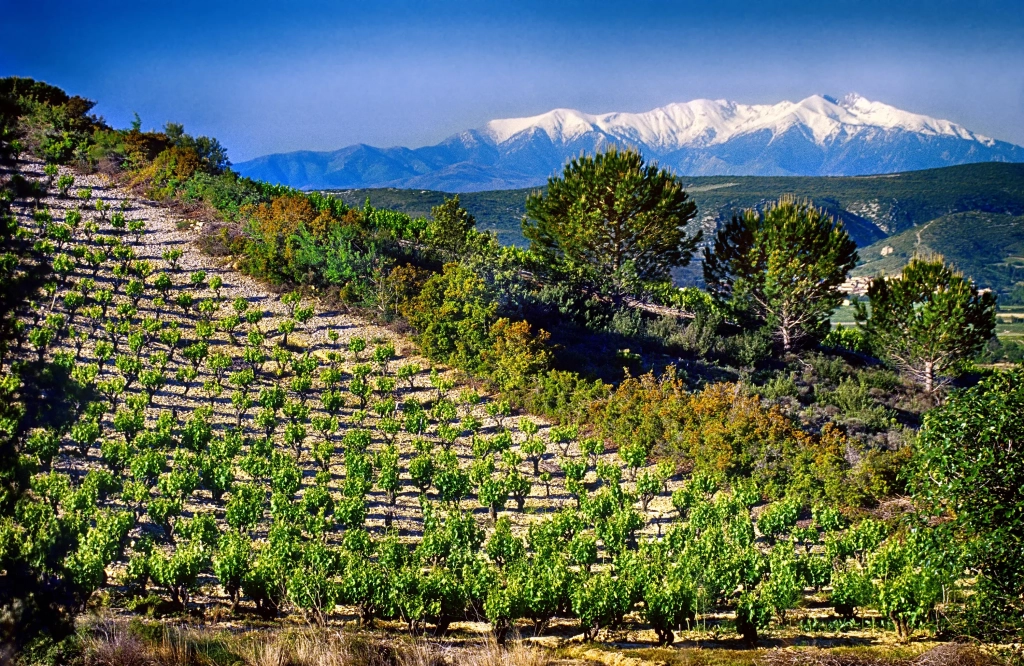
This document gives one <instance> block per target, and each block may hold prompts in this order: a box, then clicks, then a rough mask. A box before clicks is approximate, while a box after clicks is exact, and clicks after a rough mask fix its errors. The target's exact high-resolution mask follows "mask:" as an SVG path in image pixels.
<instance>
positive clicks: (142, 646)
mask: <svg viewBox="0 0 1024 666" xmlns="http://www.w3.org/2000/svg"><path fill="white" fill-rule="evenodd" d="M157 632H159V636H158V637H153V636H151V637H150V638H149V639H146V638H144V637H141V636H140V635H139V633H140V632H139V631H138V629H135V630H133V628H132V627H131V626H130V625H128V624H126V623H124V622H120V621H108V622H103V623H100V624H97V625H95V626H93V627H92V629H91V631H90V633H89V635H88V636H87V637H86V639H85V642H84V648H85V663H86V664H87V665H88V666H221V665H223V666H228V665H230V666H236V665H238V664H245V665H246V666H456V665H458V666H462V665H464V664H465V665H467V666H547V665H548V664H549V663H551V658H550V656H549V654H548V653H547V652H546V651H545V650H543V649H541V648H538V647H535V646H530V645H528V644H526V643H523V642H521V641H511V642H509V644H508V645H507V646H504V647H503V646H500V645H498V644H497V643H496V642H495V641H494V640H493V639H490V640H486V641H483V642H480V643H473V644H470V645H468V646H466V647H460V648H454V647H450V646H445V645H443V644H439V643H435V642H431V641H428V640H425V639H417V640H410V639H407V638H403V637H396V636H386V635H383V634H378V635H373V634H364V633H354V632H346V631H332V630H320V631H314V630H302V631H255V632H250V633H245V634H227V633H215V632H211V631H209V630H203V629H189V628H180V627H164V628H162V629H158V630H157Z"/></svg>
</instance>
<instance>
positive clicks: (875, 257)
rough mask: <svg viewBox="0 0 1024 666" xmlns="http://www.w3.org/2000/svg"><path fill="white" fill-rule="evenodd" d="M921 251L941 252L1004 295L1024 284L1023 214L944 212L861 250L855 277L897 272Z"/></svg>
mask: <svg viewBox="0 0 1024 666" xmlns="http://www.w3.org/2000/svg"><path fill="white" fill-rule="evenodd" d="M915 253H920V254H924V255H928V254H941V255H943V256H944V257H945V258H946V259H947V260H948V261H951V262H952V263H953V264H955V265H956V267H957V268H959V269H960V270H962V271H963V272H964V273H966V274H967V275H970V276H971V277H972V278H974V280H975V282H977V283H978V285H979V286H981V287H986V288H989V289H992V290H994V291H996V292H1000V293H1005V292H1007V291H1009V290H1011V289H1012V288H1013V287H1014V285H1016V284H1017V283H1020V282H1024V216H1014V215H1005V214H999V213H983V212H979V211H971V212H967V213H953V214H951V215H943V216H942V217H938V218H936V219H934V220H932V221H930V222H927V223H925V224H923V225H921V226H919V227H917V228H915V229H908V230H907V231H904V232H903V233H900V234H896V235H895V236H891V237H889V238H886V239H884V240H881V241H879V242H877V243H874V244H873V245H870V246H868V247H866V248H863V249H862V250H861V251H860V256H861V262H862V263H861V264H860V265H858V266H857V267H856V268H855V269H854V271H853V274H854V275H867V276H876V275H893V274H896V273H899V272H900V270H902V268H903V266H905V265H906V263H907V262H908V261H909V260H910V259H911V257H913V256H914V255H915Z"/></svg>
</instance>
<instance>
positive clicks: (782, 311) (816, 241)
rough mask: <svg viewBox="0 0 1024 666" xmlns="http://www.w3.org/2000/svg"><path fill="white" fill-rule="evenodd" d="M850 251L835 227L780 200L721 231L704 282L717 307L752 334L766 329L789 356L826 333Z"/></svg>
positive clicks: (852, 260) (853, 255)
mask: <svg viewBox="0 0 1024 666" xmlns="http://www.w3.org/2000/svg"><path fill="white" fill-rule="evenodd" d="M856 247H857V246H856V244H855V243H854V242H853V241H852V240H851V239H850V237H849V235H848V234H847V233H846V230H845V229H844V228H843V225H842V223H841V222H836V221H834V220H833V219H832V218H831V217H830V216H828V215H827V214H825V213H824V212H822V211H820V210H818V209H816V208H813V207H811V206H810V205H808V204H798V203H796V202H794V201H790V200H781V201H779V202H777V203H776V204H773V205H772V206H770V207H768V208H767V209H766V210H765V211H764V212H763V213H758V212H755V211H753V210H750V211H747V212H746V213H744V214H743V215H742V216H737V217H734V218H733V219H732V221H730V222H728V223H726V224H725V225H724V226H723V227H722V228H721V229H719V231H718V232H717V234H716V235H715V242H714V246H713V248H709V249H706V250H705V252H704V281H705V283H706V284H707V285H708V290H709V291H710V292H711V295H712V296H713V298H714V299H715V301H716V302H717V303H719V304H720V305H722V306H723V307H726V308H728V310H729V311H730V312H732V313H733V314H734V315H735V316H737V317H738V318H740V319H741V320H743V321H745V322H746V323H748V325H749V326H750V327H752V328H758V327H761V326H767V327H768V328H769V329H770V330H771V331H772V334H773V336H774V337H775V340H776V341H777V342H778V343H779V344H780V345H781V347H782V349H783V351H785V352H789V351H791V350H793V349H797V348H799V347H800V346H802V345H804V344H806V343H807V341H808V340H814V339H815V338H820V337H821V336H822V335H824V334H825V332H826V331H827V326H828V318H829V317H830V316H831V314H832V311H833V310H835V308H836V307H837V306H838V305H839V304H840V303H841V302H842V295H841V294H840V293H839V290H838V287H839V285H840V284H841V283H842V282H843V280H845V279H846V274H847V273H848V272H849V270H850V269H851V268H853V266H854V265H855V264H856V263H857V250H856Z"/></svg>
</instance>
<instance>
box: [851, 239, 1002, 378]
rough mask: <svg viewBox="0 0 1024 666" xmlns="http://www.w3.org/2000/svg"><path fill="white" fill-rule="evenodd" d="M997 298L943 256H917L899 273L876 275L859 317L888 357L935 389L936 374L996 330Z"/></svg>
mask: <svg viewBox="0 0 1024 666" xmlns="http://www.w3.org/2000/svg"><path fill="white" fill-rule="evenodd" d="M995 307H996V299H995V297H994V296H993V295H992V294H991V293H989V292H984V293H983V292H979V291H978V289H977V287H975V286H974V284H973V283H972V282H971V281H970V280H969V279H968V278H965V277H964V276H963V274H962V273H960V272H958V271H956V270H955V269H954V268H953V267H951V266H949V265H947V264H946V263H945V261H944V260H943V258H942V257H939V256H937V257H934V258H928V259H926V258H920V257H915V258H913V259H911V260H910V263H909V264H907V265H906V266H905V267H904V268H903V273H902V274H901V275H900V277H899V278H896V279H892V280H890V279H886V278H884V277H879V278H876V279H875V280H874V281H872V283H871V286H870V287H869V288H868V306H867V307H865V305H864V304H863V303H858V304H857V314H856V316H857V322H858V324H860V326H861V328H863V330H864V332H865V333H866V334H867V337H868V339H869V341H870V343H871V345H872V346H873V348H874V349H875V350H876V352H877V353H879V354H880V355H881V356H883V357H884V358H885V359H886V360H888V361H890V362H891V363H892V364H894V365H895V366H897V367H898V368H900V370H902V371H903V372H905V373H906V374H908V375H909V376H910V377H912V378H913V379H914V380H916V381H918V382H920V383H921V384H923V385H924V389H925V391H927V392H928V393H931V392H933V391H934V390H935V389H936V388H937V387H936V377H937V376H939V375H941V374H942V373H944V372H947V371H949V370H951V369H953V368H954V367H955V366H956V365H957V364H958V363H960V362H962V361H964V360H965V359H969V358H971V357H972V356H974V355H975V354H977V353H978V352H979V351H980V350H981V348H982V347H983V346H984V345H985V343H986V342H988V341H989V340H990V339H991V338H992V335H993V333H994V332H995V325H996V319H995Z"/></svg>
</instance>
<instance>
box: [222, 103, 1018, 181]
mask: <svg viewBox="0 0 1024 666" xmlns="http://www.w3.org/2000/svg"><path fill="white" fill-rule="evenodd" d="M609 145H618V146H620V147H634V148H637V149H639V150H640V151H641V152H642V153H643V154H644V155H645V157H647V158H648V159H649V160H656V161H657V162H658V163H659V164H660V165H662V166H664V167H668V168H670V169H672V170H674V171H675V172H677V173H679V174H680V175H692V176H711V175H735V176H745V175H749V176H791V175H792V176H846V175H861V174H879V173H894V172H898V171H911V170H915V169H928V168H934V167H942V166H950V165H954V164H966V163H971V162H991V161H999V162H1024V148H1021V147H1020V146H1016V145H1014V144H1011V143H1006V142H1003V141H996V140H994V139H991V138H989V137H986V136H982V135H980V134H975V133H974V132H971V131H970V130H968V129H967V128H965V127H963V126H961V125H958V124H956V123H953V122H950V121H948V120H939V119H936V118H931V117H928V116H924V115H920V114H915V113H910V112H908V111H902V110H900V109H897V108H895V107H892V106H889V105H888V104H883V103H881V102H872V101H870V100H867V99H865V98H863V97H861V96H859V95H856V94H851V95H847V96H846V97H844V98H842V99H841V100H839V99H835V98H832V97H828V96H819V95H814V96H811V97H808V98H807V99H804V100H801V101H800V102H780V103H778V104H738V103H736V102H727V101H725V100H706V99H698V100H694V101H692V102H686V103H680V104H669V105H667V106H664V107H661V108H657V109H654V110H652V111H647V112H644V113H605V114H600V115H591V114H586V113H582V112H580V111H576V110H573V109H555V110H553V111H549V112H547V113H544V114H541V115H539V116H532V117H529V118H506V119H501V120H492V121H490V122H488V123H487V124H486V125H484V126H483V127H481V128H478V129H474V130H467V131H465V132H461V133H459V134H456V135H454V136H451V137H449V138H448V139H446V140H444V141H442V142H441V143H439V144H437V145H435V146H427V147H424V148H416V149H410V148H373V147H371V146H366V145H362V144H360V145H355V146H349V147H347V148H342V149H341V150H337V151H333V152H309V151H303V152H295V153H280V154H276V155H267V156H265V157H260V158H257V159H254V160H251V161H248V162H243V163H241V164H238V165H236V169H237V170H238V171H239V172H241V173H242V174H243V175H246V176H250V177H252V178H259V179H262V180H269V181H272V182H279V183H284V184H287V185H292V186H294V187H299V188H305V189H328V188H360V187H409V188H421V189H435V190H445V191H456V192H457V191H477V190H489V189H504V188H515V187H530V186H534V185H541V184H543V183H544V182H545V180H546V179H547V178H548V177H549V176H551V175H554V174H556V173H558V172H560V170H561V169H562V167H563V166H564V165H565V163H566V162H567V161H568V160H569V159H571V158H572V157H575V156H577V155H579V154H580V153H581V152H585V153H593V152H595V151H598V150H601V149H602V148H605V147H607V146H609Z"/></svg>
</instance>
